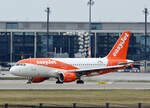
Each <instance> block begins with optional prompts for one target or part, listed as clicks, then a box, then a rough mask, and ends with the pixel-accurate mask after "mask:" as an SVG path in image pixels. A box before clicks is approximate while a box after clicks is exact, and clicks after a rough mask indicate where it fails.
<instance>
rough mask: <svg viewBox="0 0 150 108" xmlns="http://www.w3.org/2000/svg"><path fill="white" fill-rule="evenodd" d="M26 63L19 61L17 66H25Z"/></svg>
mask: <svg viewBox="0 0 150 108" xmlns="http://www.w3.org/2000/svg"><path fill="white" fill-rule="evenodd" d="M25 65H26V64H24V63H17V64H15V66H25Z"/></svg>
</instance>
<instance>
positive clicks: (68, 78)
mask: <svg viewBox="0 0 150 108" xmlns="http://www.w3.org/2000/svg"><path fill="white" fill-rule="evenodd" d="M76 79H77V75H76V73H69V72H64V73H60V74H59V75H58V80H59V81H60V82H72V81H75V80H76Z"/></svg>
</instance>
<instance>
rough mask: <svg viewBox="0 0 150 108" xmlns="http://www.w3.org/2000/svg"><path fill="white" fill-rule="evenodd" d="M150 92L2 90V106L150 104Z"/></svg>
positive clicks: (0, 98)
mask: <svg viewBox="0 0 150 108" xmlns="http://www.w3.org/2000/svg"><path fill="white" fill-rule="evenodd" d="M149 100H150V90H91V91H90V90H65V91H62V90H57V91H54V90H31V91H28V90H27V91H23V90H22V91H21V90H20V91H19V90H1V91H0V104H4V103H9V104H32V105H38V104H39V103H44V105H55V104H57V105H72V103H78V104H83V105H104V104H105V103H107V102H109V103H111V104H115V105H116V104H127V105H130V104H137V103H139V102H141V103H149Z"/></svg>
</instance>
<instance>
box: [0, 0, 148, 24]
mask: <svg viewBox="0 0 150 108" xmlns="http://www.w3.org/2000/svg"><path fill="white" fill-rule="evenodd" d="M94 1H95V4H94V5H93V7H92V21H97V22H100V21H105V22H116V21H117V22H119V21H123V22H126V21H130V22H143V21H144V14H143V12H142V10H144V8H145V7H147V8H148V9H149V10H150V0H94ZM87 2H88V0H0V21H45V20H46V12H44V10H45V9H46V7H48V6H49V7H51V14H50V21H88V6H87ZM149 19H150V15H149V17H148V21H149Z"/></svg>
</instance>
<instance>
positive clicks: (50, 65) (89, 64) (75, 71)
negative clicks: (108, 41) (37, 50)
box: [10, 31, 133, 84]
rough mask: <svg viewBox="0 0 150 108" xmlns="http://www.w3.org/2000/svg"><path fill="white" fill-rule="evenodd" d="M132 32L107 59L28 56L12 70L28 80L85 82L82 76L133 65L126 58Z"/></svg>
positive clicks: (122, 37)
mask: <svg viewBox="0 0 150 108" xmlns="http://www.w3.org/2000/svg"><path fill="white" fill-rule="evenodd" d="M130 34H131V32H130V31H125V32H124V33H123V34H122V35H121V36H120V37H119V39H118V41H117V42H116V43H115V45H114V47H113V48H112V50H111V51H110V52H109V54H108V55H107V56H106V57H104V58H29V59H23V60H20V61H18V62H17V63H16V64H15V65H14V66H13V67H11V69H10V72H11V73H12V74H13V75H16V76H20V77H25V78H28V82H27V83H40V82H43V81H45V80H48V79H49V78H56V79H57V81H56V83H57V84H62V83H66V82H73V81H76V83H77V84H83V83H84V81H83V80H82V79H81V77H84V76H87V77H91V76H96V75H103V74H106V73H109V72H113V71H117V70H119V69H123V68H126V67H127V66H129V65H132V64H133V61H132V60H127V59H126V56H127V50H128V45H129V39H130Z"/></svg>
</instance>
